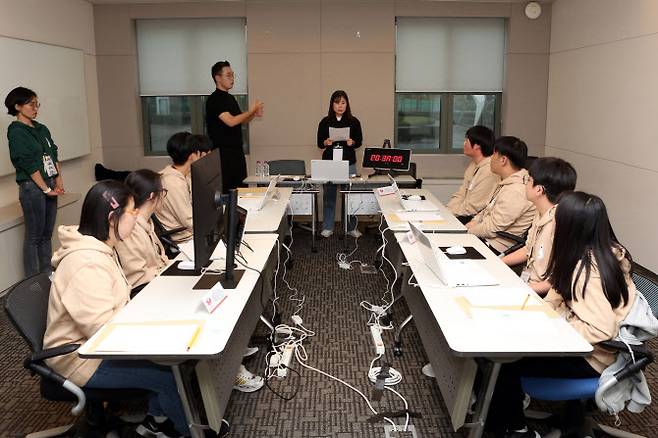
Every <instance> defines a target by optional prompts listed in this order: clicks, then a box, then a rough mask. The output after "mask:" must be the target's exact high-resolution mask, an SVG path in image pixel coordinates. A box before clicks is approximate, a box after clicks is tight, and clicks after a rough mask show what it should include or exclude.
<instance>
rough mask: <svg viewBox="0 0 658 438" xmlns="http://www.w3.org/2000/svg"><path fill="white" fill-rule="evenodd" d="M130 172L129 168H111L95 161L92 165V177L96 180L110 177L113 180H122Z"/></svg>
mask: <svg viewBox="0 0 658 438" xmlns="http://www.w3.org/2000/svg"><path fill="white" fill-rule="evenodd" d="M129 173H130V171H129V170H119V171H117V170H112V169H108V168H107V167H105V166H103V165H102V164H101V163H96V164H95V165H94V178H95V179H96V181H103V180H106V179H112V180H115V181H121V182H124V181H125V180H126V177H127V176H128V174H129Z"/></svg>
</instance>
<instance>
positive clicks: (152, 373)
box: [43, 180, 190, 436]
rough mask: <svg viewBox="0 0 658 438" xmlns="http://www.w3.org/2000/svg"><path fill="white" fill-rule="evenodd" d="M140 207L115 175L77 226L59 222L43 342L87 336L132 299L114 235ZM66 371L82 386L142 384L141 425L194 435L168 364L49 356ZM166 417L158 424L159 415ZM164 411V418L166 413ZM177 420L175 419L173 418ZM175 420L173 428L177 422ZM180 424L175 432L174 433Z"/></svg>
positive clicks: (126, 228)
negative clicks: (144, 411)
mask: <svg viewBox="0 0 658 438" xmlns="http://www.w3.org/2000/svg"><path fill="white" fill-rule="evenodd" d="M138 214H139V211H138V210H136V209H135V208H134V201H133V197H132V195H131V193H130V191H129V190H128V188H127V187H126V186H125V185H124V184H123V183H120V182H117V181H109V180H108V181H101V182H99V183H96V185H94V186H93V187H92V188H91V189H90V190H89V192H88V193H87V196H86V197H85V200H84V203H83V204H82V212H81V215H80V225H79V226H61V227H59V230H58V233H59V240H60V242H61V248H59V249H58V250H57V251H56V252H55V254H54V255H53V258H52V264H53V266H54V267H55V269H56V270H55V274H54V276H53V279H52V285H51V288H50V300H49V302H48V320H47V324H46V332H45V335H44V340H43V346H44V348H53V347H57V346H60V345H64V344H83V343H84V342H86V341H87V340H88V339H89V338H91V337H92V336H93V335H94V333H96V332H97V331H98V330H99V329H100V328H101V327H102V326H103V325H104V324H105V323H106V322H108V321H109V320H111V319H112V318H113V317H114V315H116V314H117V312H118V311H119V310H121V309H122V308H123V307H124V306H125V305H126V304H127V303H128V301H129V300H130V285H129V284H128V281H127V280H126V277H125V276H124V275H123V272H122V270H121V267H120V266H119V263H118V261H117V259H116V257H115V253H114V249H115V248H116V245H117V242H120V241H121V240H122V239H127V238H129V237H130V233H131V232H132V231H133V228H134V227H135V222H136V221H137V216H138ZM47 362H48V364H49V365H50V366H51V367H52V368H53V369H54V370H55V371H56V372H57V373H59V374H61V375H62V376H63V377H64V378H66V379H69V380H70V381H72V382H73V383H75V384H76V385H78V386H81V387H85V388H140V389H145V390H148V391H151V393H152V396H151V397H150V398H149V410H148V413H149V416H147V418H146V419H145V420H144V422H143V423H142V424H141V425H140V426H139V427H140V428H142V429H143V428H144V427H150V428H151V429H150V430H151V432H152V433H153V435H149V436H155V434H157V433H158V431H162V432H168V433H167V435H169V433H171V434H172V435H170V436H179V435H181V434H182V435H189V433H190V432H189V429H188V426H187V421H186V420H185V413H184V411H183V406H182V404H181V401H180V397H179V395H178V391H177V388H176V382H175V380H174V376H173V373H172V371H171V368H169V367H167V366H161V365H156V364H154V363H152V362H149V361H138V360H128V361H122V360H108V361H105V360H100V359H82V358H81V357H80V356H78V353H77V352H73V353H70V354H67V355H64V356H58V357H54V358H51V359H48V360H47ZM162 416H166V417H167V418H168V419H169V421H166V422H162V423H161V424H160V426H159V427H160V428H161V429H158V426H157V425H156V424H150V422H153V423H155V421H154V417H156V418H160V419H163V418H162ZM165 419H166V418H165ZM172 422H173V424H172ZM174 427H175V430H173V431H172V429H173V428H174ZM176 432H177V433H176Z"/></svg>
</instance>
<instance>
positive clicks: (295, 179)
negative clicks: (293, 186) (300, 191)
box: [292, 175, 302, 181]
mask: <svg viewBox="0 0 658 438" xmlns="http://www.w3.org/2000/svg"><path fill="white" fill-rule="evenodd" d="M300 179H302V178H301V177H300V176H299V175H295V176H293V177H292V180H293V181H299V180H300Z"/></svg>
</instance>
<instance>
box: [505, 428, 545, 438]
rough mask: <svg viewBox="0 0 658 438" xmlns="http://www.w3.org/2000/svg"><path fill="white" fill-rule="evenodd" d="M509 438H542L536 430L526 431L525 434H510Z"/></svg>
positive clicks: (515, 432)
mask: <svg viewBox="0 0 658 438" xmlns="http://www.w3.org/2000/svg"><path fill="white" fill-rule="evenodd" d="M507 438H541V435H539V432H537V431H536V430H532V429H526V430H525V431H523V432H517V431H514V432H508V433H507Z"/></svg>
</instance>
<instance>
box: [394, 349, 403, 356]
mask: <svg viewBox="0 0 658 438" xmlns="http://www.w3.org/2000/svg"><path fill="white" fill-rule="evenodd" d="M393 356H395V357H400V356H402V347H393Z"/></svg>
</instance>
